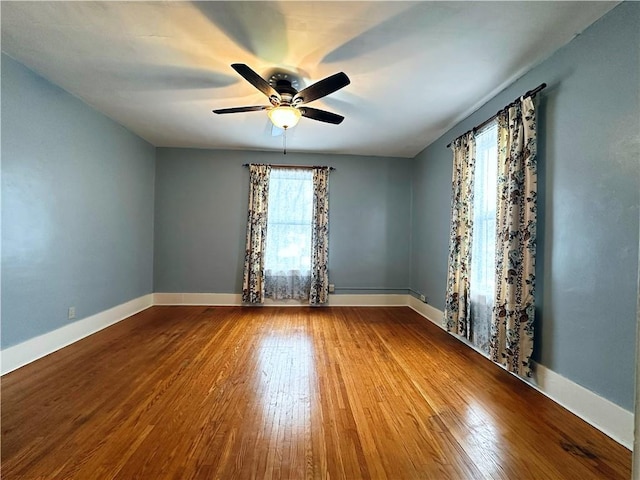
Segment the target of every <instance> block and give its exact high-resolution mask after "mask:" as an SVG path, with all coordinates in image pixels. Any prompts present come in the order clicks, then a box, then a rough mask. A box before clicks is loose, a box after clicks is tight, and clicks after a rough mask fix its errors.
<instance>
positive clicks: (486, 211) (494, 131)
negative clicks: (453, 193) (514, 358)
mask: <svg viewBox="0 0 640 480" xmlns="http://www.w3.org/2000/svg"><path fill="white" fill-rule="evenodd" d="M497 179H498V125H497V123H496V122H493V123H491V124H490V125H489V126H488V127H486V128H485V129H483V130H481V131H480V132H478V133H477V134H476V163H475V181H474V186H473V242H472V245H471V267H470V269H469V274H470V286H469V293H470V297H471V322H470V323H471V328H470V329H471V332H470V333H471V335H470V337H469V339H470V340H471V342H472V343H473V344H474V345H475V346H476V347H478V348H479V349H480V350H481V351H483V352H485V353H488V352H489V337H490V330H491V313H492V310H493V298H494V293H495V258H496V254H495V250H496V202H497V197H496V195H497V182H498V180H497Z"/></svg>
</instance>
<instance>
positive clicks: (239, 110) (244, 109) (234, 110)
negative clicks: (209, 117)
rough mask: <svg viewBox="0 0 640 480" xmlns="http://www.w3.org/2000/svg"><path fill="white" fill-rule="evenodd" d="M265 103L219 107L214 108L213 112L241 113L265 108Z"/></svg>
mask: <svg viewBox="0 0 640 480" xmlns="http://www.w3.org/2000/svg"><path fill="white" fill-rule="evenodd" d="M267 108H269V107H267V106H266V105H255V106H253V107H233V108H220V109H218V110H214V111H213V113H218V114H221V113H242V112H257V111H259V110H266V109H267Z"/></svg>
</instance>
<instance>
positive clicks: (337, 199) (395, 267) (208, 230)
mask: <svg viewBox="0 0 640 480" xmlns="http://www.w3.org/2000/svg"><path fill="white" fill-rule="evenodd" d="M243 163H289V164H302V165H329V166H333V167H335V168H336V170H335V171H333V172H331V175H330V181H329V189H330V207H329V210H330V219H331V220H330V230H329V232H330V233H329V243H330V255H329V278H330V282H331V283H334V284H335V285H336V293H349V292H354V293H357V292H360V293H377V292H385V291H386V292H392V293H393V292H396V290H394V289H399V290H398V291H397V293H406V290H407V288H408V285H409V235H410V224H409V220H410V214H409V203H410V188H409V185H410V167H411V160H408V159H402V158H385V157H359V156H349V155H317V154H296V153H291V152H289V153H288V154H287V156H286V157H285V156H284V155H282V153H261V152H239V151H214V150H196V149H182V148H158V149H157V159H156V190H155V191H156V209H155V263H154V265H155V270H154V271H155V273H154V289H155V291H156V292H214V293H240V292H241V291H242V265H243V258H244V248H245V244H244V242H245V231H246V215H247V213H246V212H247V203H248V195H249V194H248V183H249V172H248V169H247V168H245V167H243V166H242V164H243ZM367 289H372V290H367ZM373 289H382V290H380V291H378V290H373Z"/></svg>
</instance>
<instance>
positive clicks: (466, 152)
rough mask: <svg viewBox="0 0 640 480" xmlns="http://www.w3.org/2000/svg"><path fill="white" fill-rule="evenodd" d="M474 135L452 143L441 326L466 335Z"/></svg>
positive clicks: (468, 307)
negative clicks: (443, 318) (449, 206)
mask: <svg viewBox="0 0 640 480" xmlns="http://www.w3.org/2000/svg"><path fill="white" fill-rule="evenodd" d="M474 169H475V134H474V132H469V133H467V134H465V135H462V136H461V137H459V138H458V139H456V140H455V142H454V143H453V176H452V180H451V183H452V190H453V195H452V199H451V230H450V233H449V260H448V268H447V292H446V299H445V310H444V316H445V324H446V328H447V331H448V332H454V333H456V334H458V335H460V336H462V337H465V338H469V335H470V331H471V329H470V321H471V311H470V307H471V304H470V297H469V263H470V261H471V240H472V238H471V237H472V233H473V180H474Z"/></svg>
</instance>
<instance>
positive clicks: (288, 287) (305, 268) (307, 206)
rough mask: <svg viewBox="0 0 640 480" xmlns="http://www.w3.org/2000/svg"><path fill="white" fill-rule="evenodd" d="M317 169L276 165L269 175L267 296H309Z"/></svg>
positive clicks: (278, 297) (266, 255) (266, 259)
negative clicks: (314, 171) (314, 179)
mask: <svg viewBox="0 0 640 480" xmlns="http://www.w3.org/2000/svg"><path fill="white" fill-rule="evenodd" d="M312 218H313V171H312V170H310V169H289V168H274V169H273V170H272V171H271V175H270V178H269V200H268V214H267V239H266V245H265V260H264V261H265V296H266V297H268V298H273V299H304V298H308V296H309V279H310V271H311V233H312Z"/></svg>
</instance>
